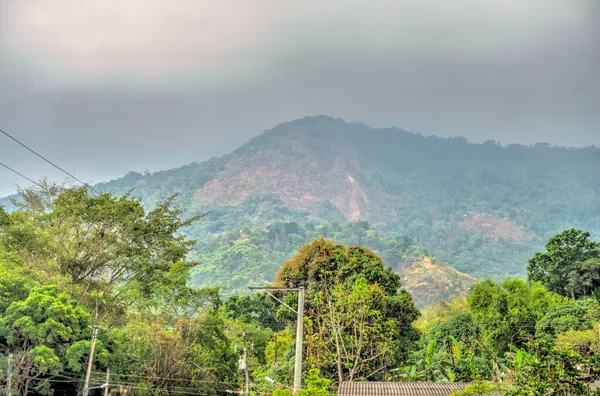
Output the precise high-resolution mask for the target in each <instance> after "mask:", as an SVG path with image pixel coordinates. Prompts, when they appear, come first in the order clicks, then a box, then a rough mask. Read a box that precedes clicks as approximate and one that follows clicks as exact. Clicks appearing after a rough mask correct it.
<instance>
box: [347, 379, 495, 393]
mask: <svg viewBox="0 0 600 396" xmlns="http://www.w3.org/2000/svg"><path fill="white" fill-rule="evenodd" d="M469 385H471V384H470V383H465V382H462V383H458V382H348V381H346V382H342V383H341V385H340V387H339V390H338V396H448V395H451V394H452V393H453V392H455V391H458V390H462V389H464V388H465V387H467V386H469ZM489 395H493V396H499V395H502V393H501V392H490V393H489Z"/></svg>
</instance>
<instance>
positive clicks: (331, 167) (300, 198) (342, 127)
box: [96, 116, 600, 301]
mask: <svg viewBox="0 0 600 396" xmlns="http://www.w3.org/2000/svg"><path fill="white" fill-rule="evenodd" d="M598 165H600V150H598V149H596V148H592V147H588V148H560V147H553V146H550V145H547V144H537V145H533V146H524V145H508V146H502V145H500V144H499V143H497V142H494V141H486V142H484V143H470V142H468V141H467V140H466V139H465V138H462V137H454V138H439V137H437V136H423V135H420V134H416V133H412V132H408V131H405V130H403V129H398V128H370V127H368V126H366V125H364V124H360V123H347V122H345V121H344V120H341V119H336V118H332V117H328V116H310V117H305V118H302V119H298V120H294V121H289V122H285V123H281V124H279V125H277V126H275V127H274V128H271V129H268V130H266V131H264V132H263V133H261V134H260V135H258V136H256V137H254V138H252V139H250V140H249V141H248V142H247V143H245V144H244V145H242V146H240V147H239V148H238V149H236V150H234V151H233V152H231V153H229V154H226V155H224V156H221V157H215V158H211V159H209V160H207V161H204V162H201V163H198V162H194V163H191V164H189V165H185V166H183V167H180V168H174V169H169V170H164V171H159V172H154V173H144V174H141V173H136V172H130V173H128V174H127V175H125V176H124V177H122V178H119V179H116V180H113V181H110V182H106V183H100V184H98V185H97V186H96V187H97V188H98V189H100V190H102V191H106V192H111V193H114V194H124V193H127V192H129V191H131V190H132V189H133V192H132V194H133V195H134V196H139V197H141V198H142V200H143V203H144V205H145V206H146V207H152V206H153V205H155V204H156V203H157V202H158V201H159V200H161V199H164V198H166V197H168V196H170V195H172V194H179V197H178V203H179V204H180V205H181V206H182V208H183V209H184V214H185V215H186V216H193V215H197V214H202V213H207V215H206V217H205V218H204V219H203V220H202V221H200V222H199V223H197V224H196V225H194V226H192V227H190V228H189V229H188V230H186V234H187V235H188V236H190V237H191V238H194V239H196V240H197V241H198V243H197V246H196V253H195V255H196V258H198V259H199V260H200V261H202V262H203V263H204V264H202V265H201V266H200V267H201V268H200V269H198V270H197V271H196V273H195V278H194V280H193V282H194V283H195V284H197V285H198V286H204V285H213V286H214V285H219V284H221V285H229V286H228V287H230V288H233V290H238V291H239V290H241V289H243V287H242V286H243V285H244V284H247V283H248V280H252V281H253V282H260V281H268V280H272V279H273V276H274V274H275V272H276V270H277V268H278V266H279V265H280V264H281V263H283V261H285V259H287V258H289V256H290V254H292V252H294V251H295V249H297V247H298V246H299V245H301V244H303V243H306V242H308V241H309V240H310V238H313V237H318V236H320V235H324V236H326V237H327V236H328V235H329V236H330V237H334V238H336V240H338V241H339V242H345V243H356V244H365V245H366V246H368V247H371V248H373V249H374V250H376V251H378V252H379V253H380V254H382V255H383V256H384V257H388V261H387V264H388V265H392V266H397V265H398V263H399V262H404V263H406V262H410V260H411V257H412V259H414V257H433V258H432V260H433V262H434V263H436V265H437V263H438V262H439V263H441V264H443V263H447V264H448V265H450V266H451V267H447V268H445V267H443V266H442V265H439V266H437V267H435V268H433V267H431V266H429V267H428V266H427V265H423V266H422V267H423V268H430V272H431V273H435V274H436V275H435V277H436V278H437V279H430V280H429V281H428V282H429V283H425V284H421V283H419V288H413V290H414V291H415V292H416V290H417V289H418V290H419V291H418V293H421V294H423V296H424V297H423V298H425V296H426V299H427V301H433V300H434V299H435V298H436V297H435V296H433V297H432V295H431V293H429V292H428V291H427V290H424V288H425V289H426V288H427V287H430V288H432V289H434V290H438V291H439V293H438V294H439V295H440V296H442V295H443V297H444V298H445V297H449V295H448V294H444V293H445V292H444V291H443V290H442V289H444V290H446V291H448V290H450V291H449V293H450V294H452V293H454V292H453V291H452V290H464V287H462V286H461V287H454V286H456V285H450V286H449V287H446V286H440V285H441V283H440V282H439V281H440V280H441V278H443V277H445V276H446V277H447V278H448V279H455V280H457V282H458V283H461V284H464V285H467V284H469V283H470V282H471V283H472V279H475V278H483V277H492V278H494V279H502V278H504V277H506V276H517V277H519V276H520V277H523V276H524V274H525V268H526V264H527V259H528V258H530V257H531V256H532V255H533V253H534V252H535V251H536V250H539V249H541V248H542V246H543V243H544V242H545V241H546V240H547V239H548V238H549V236H551V235H553V234H554V233H557V232H559V231H561V230H562V229H564V228H569V227H577V228H585V229H587V230H590V231H591V232H592V233H595V234H597V233H598V232H599V231H600V175H599V174H598V172H596V171H595V169H597V168H598ZM574 175H575V177H574ZM363 220H366V221H368V223H367V225H364V224H363V225H360V224H362V223H361V221H363ZM356 224H359V225H360V226H357V225H356ZM273 227H275V228H277V227H283V228H286V227H287V228H289V230H295V231H293V232H292V231H290V232H287V231H286V232H285V233H283V234H281V235H284V234H285V238H284V240H285V242H282V239H281V238H279V237H273V235H272V230H273ZM289 230H288V231H289ZM275 234H276V235H279V234H278V233H275ZM367 235H370V236H369V237H367ZM373 235H375V236H373ZM402 236H409V237H411V238H414V243H413V245H414V246H422V247H423V248H424V249H426V250H428V251H430V252H432V253H427V254H421V255H420V256H419V255H416V256H411V254H409V253H406V252H407V251H406V246H405V247H402V248H397V245H398V242H397V241H398V238H402ZM369 238H371V239H369ZM373 238H374V239H373ZM395 246H396V247H395ZM390 249H391V250H390ZM409 250H410V249H409ZM399 257H402V259H399ZM438 259H439V260H438ZM219 260H221V261H219ZM399 260H400V261H399ZM413 261H414V262H415V263H417V262H418V260H413ZM421 264H423V263H421ZM425 264H426V263H425ZM444 265H445V264H444ZM419 268H420V267H419ZM444 268H445V269H444ZM450 268H451V269H453V270H456V271H458V274H454V275H451V274H450V272H451V271H450ZM438 270H439V271H438ZM232 271H233V272H236V271H237V272H238V274H237V275H236V276H235V277H233V278H232V277H231V276H230V275H231V272H232ZM423 272H427V271H425V270H423V269H419V270H418V271H411V273H412V274H413V275H415V274H419V275H418V277H417V278H419V279H422V278H423V276H422V275H423ZM460 273H464V274H467V275H466V276H470V277H471V278H472V277H474V278H472V279H471V278H466V277H461V275H460ZM425 278H427V277H425ZM458 280H460V282H459V281H458ZM406 282H407V284H408V283H410V282H412V281H411V280H410V279H406ZM442 283H443V282H442ZM424 285H425V286H424ZM465 287H467V286H465ZM434 294H435V293H434Z"/></svg>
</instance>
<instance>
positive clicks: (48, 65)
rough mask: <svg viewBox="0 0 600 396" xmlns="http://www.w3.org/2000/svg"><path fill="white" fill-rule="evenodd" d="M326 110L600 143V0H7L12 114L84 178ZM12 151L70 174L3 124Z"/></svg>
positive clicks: (19, 166)
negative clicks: (31, 150) (17, 142)
mask: <svg viewBox="0 0 600 396" xmlns="http://www.w3.org/2000/svg"><path fill="white" fill-rule="evenodd" d="M316 114H326V115H331V116H334V117H340V118H344V119H345V120H347V121H361V122H364V123H366V124H369V125H372V126H397V127H400V128H403V129H406V130H410V131H413V132H418V133H422V134H424V135H430V134H433V135H438V136H459V135H460V136H465V137H466V138H468V139H469V140H471V141H474V142H480V141H484V140H487V139H494V140H497V141H500V142H502V143H524V144H530V143H536V142H548V143H551V144H555V145H566V146H589V145H596V146H600V1H598V0H452V1H450V0H378V1H366V0H364V1H358V0H318V1H317V0H301V1H299V0H295V1H291V0H290V1H286V0H176V1H173V0H137V1H136V0H86V1H81V0H27V1H22V0H0V129H3V130H5V131H6V132H8V133H10V134H12V135H13V136H15V137H16V138H18V139H19V140H21V141H22V142H24V143H26V144H28V145H30V146H31V147H32V148H34V149H35V150H37V151H39V152H40V153H41V154H43V155H44V156H46V157H48V158H49V159H51V160H52V161H55V162H56V163H57V164H59V165H60V166H62V167H63V168H65V169H66V170H68V171H69V172H72V173H74V174H75V175H76V176H78V177H79V178H81V179H83V180H86V181H88V182H100V181H105V180H110V179H113V178H116V177H119V176H122V175H123V174H125V173H126V172H128V171H130V170H134V171H140V172H143V171H145V170H150V171H156V170H160V169H166V168H171V167H177V166H181V165H184V164H187V163H190V162H192V161H198V162H200V161H203V160H206V159H208V158H210V157H214V156H218V155H222V154H225V153H227V152H229V151H231V150H233V149H235V148H236V147H238V146H240V145H241V144H243V143H244V142H245V141H247V140H248V139H249V138H251V137H253V136H255V135H258V134H259V133H260V132H262V131H263V130H265V129H268V128H271V127H273V126H275V125H276V124H278V123H280V122H284V121H288V120H292V119H296V118H302V117H304V116H307V115H316ZM0 162H2V163H5V164H7V165H9V166H11V167H13V168H14V169H16V170H18V171H20V172H22V173H23V174H25V175H26V176H28V177H30V178H33V179H39V178H41V177H44V176H48V177H49V178H51V179H56V180H62V178H63V176H64V175H61V174H60V173H59V172H58V171H56V170H55V169H53V168H52V167H50V166H49V165H48V164H46V163H44V162H43V161H41V160H39V159H37V158H36V157H35V156H33V155H32V154H31V153H29V152H27V151H25V150H23V149H22V148H20V147H19V146H17V145H15V144H14V142H11V141H10V140H8V139H6V138H5V137H4V136H1V135H0ZM16 184H19V185H27V182H26V181H24V180H23V179H21V178H19V177H18V176H16V175H14V174H12V173H10V172H9V171H7V170H5V169H2V168H0V196H3V195H6V194H9V193H12V192H13V191H14V186H15V185H16Z"/></svg>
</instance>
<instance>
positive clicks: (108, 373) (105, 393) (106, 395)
mask: <svg viewBox="0 0 600 396" xmlns="http://www.w3.org/2000/svg"><path fill="white" fill-rule="evenodd" d="M109 380H110V368H107V369H106V382H105V384H106V388H104V396H108V384H109V382H108V381H109Z"/></svg>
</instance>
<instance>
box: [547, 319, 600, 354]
mask: <svg viewBox="0 0 600 396" xmlns="http://www.w3.org/2000/svg"><path fill="white" fill-rule="evenodd" d="M599 334H600V323H596V324H595V325H594V327H593V328H592V329H589V330H569V331H566V332H564V333H562V334H559V335H557V336H556V346H557V347H558V348H560V349H573V350H574V351H575V352H577V353H579V354H581V355H584V356H588V355H590V354H591V353H599V352H600V339H599Z"/></svg>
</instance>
